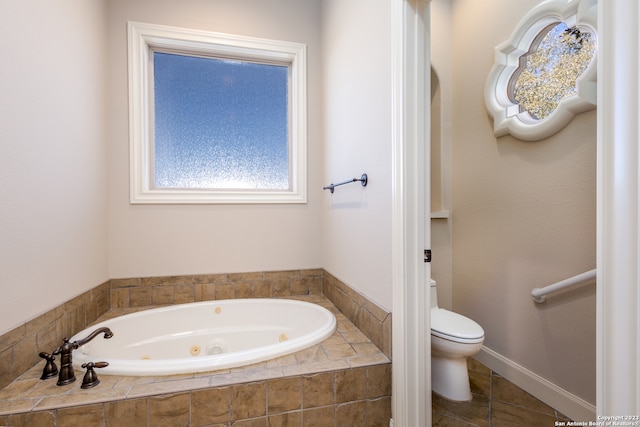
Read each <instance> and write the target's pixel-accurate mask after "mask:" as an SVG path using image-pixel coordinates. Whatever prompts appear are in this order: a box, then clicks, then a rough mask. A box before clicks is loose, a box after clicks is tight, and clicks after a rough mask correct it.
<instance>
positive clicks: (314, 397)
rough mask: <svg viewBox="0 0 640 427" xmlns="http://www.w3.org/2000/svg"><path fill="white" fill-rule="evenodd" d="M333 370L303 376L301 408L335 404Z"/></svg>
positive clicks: (334, 375) (334, 376)
mask: <svg viewBox="0 0 640 427" xmlns="http://www.w3.org/2000/svg"><path fill="white" fill-rule="evenodd" d="M335 378H336V374H335V373H334V372H326V373H322V374H316V375H308V376H305V377H303V379H302V386H303V403H302V405H303V408H305V409H307V408H316V407H320V406H327V405H333V404H335V401H336V399H335Z"/></svg>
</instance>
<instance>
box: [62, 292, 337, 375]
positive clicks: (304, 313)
mask: <svg viewBox="0 0 640 427" xmlns="http://www.w3.org/2000/svg"><path fill="white" fill-rule="evenodd" d="M100 327H107V328H109V329H111V331H112V332H113V337H112V338H110V339H104V336H103V335H102V334H100V335H98V336H96V337H95V338H94V339H93V340H92V341H90V342H88V343H87V344H85V345H84V346H82V347H80V348H78V349H76V350H74V351H73V365H74V367H75V368H76V369H79V370H80V369H82V368H81V365H82V364H83V363H87V362H103V361H104V362H108V363H109V366H107V367H105V368H101V369H100V370H99V371H98V373H99V374H110V375H133V376H145V375H171V374H184V373H194V372H205V371H213V370H217V369H227V368H233V367H238V366H244V365H249V364H252V363H257V362H262V361H265V360H268V359H273V358H275V357H279V356H283V355H286V354H290V353H293V352H296V351H299V350H302V349H304V348H307V347H311V346H313V345H315V344H318V343H320V342H321V341H323V340H325V339H327V338H328V337H330V336H331V335H332V334H333V333H334V331H335V330H336V318H335V316H334V315H333V313H331V312H330V311H329V310H327V309H326V308H324V307H321V306H319V305H317V304H312V303H308V302H304V301H296V300H287V299H234V300H220V301H206V302H197V303H191V304H180V305H173V306H168V307H162V308H155V309H150V310H145V311H140V312H137V313H132V314H127V315H123V316H120V317H116V318H114V319H110V320H106V321H104V322H101V323H99V324H97V325H94V326H91V327H89V328H87V329H85V330H83V331H82V332H79V333H78V334H76V335H74V336H73V337H72V338H71V339H70V341H71V342H74V341H77V340H80V339H83V338H85V337H87V336H88V335H89V334H90V333H91V332H93V331H95V330H96V329H98V328H100Z"/></svg>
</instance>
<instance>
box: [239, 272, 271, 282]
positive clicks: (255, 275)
mask: <svg viewBox="0 0 640 427" xmlns="http://www.w3.org/2000/svg"><path fill="white" fill-rule="evenodd" d="M266 274H269V273H263V272H261V271H255V272H250V273H230V274H227V278H228V280H230V281H232V282H246V281H261V280H263V279H264V276H265V275H266ZM275 274H277V273H275Z"/></svg>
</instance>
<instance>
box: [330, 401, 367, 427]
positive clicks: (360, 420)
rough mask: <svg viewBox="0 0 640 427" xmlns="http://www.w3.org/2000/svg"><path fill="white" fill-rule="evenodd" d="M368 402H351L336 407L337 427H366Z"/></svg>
mask: <svg viewBox="0 0 640 427" xmlns="http://www.w3.org/2000/svg"><path fill="white" fill-rule="evenodd" d="M366 425H367V402H365V401H359V402H349V403H344V404H342V405H338V406H337V407H336V426H340V427H347V426H366Z"/></svg>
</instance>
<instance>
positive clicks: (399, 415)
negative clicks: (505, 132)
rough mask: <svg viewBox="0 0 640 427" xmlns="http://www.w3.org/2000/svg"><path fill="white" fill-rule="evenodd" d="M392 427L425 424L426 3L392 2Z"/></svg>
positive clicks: (427, 231) (428, 378) (427, 349)
mask: <svg viewBox="0 0 640 427" xmlns="http://www.w3.org/2000/svg"><path fill="white" fill-rule="evenodd" d="M391 5H392V52H393V53H392V62H393V91H394V93H393V98H392V99H393V119H392V120H393V187H392V188H393V190H392V191H393V214H392V221H393V225H392V226H393V238H392V244H393V248H392V258H393V260H392V277H393V311H392V313H393V321H392V341H393V342H392V351H393V365H392V367H393V368H392V369H393V375H392V378H393V379H392V412H393V420H392V425H395V426H398V427H400V426H407V427H409V426H427V425H431V339H430V334H429V333H428V331H430V329H431V325H430V316H429V310H428V308H429V307H430V292H429V291H430V288H429V286H426V281H427V280H428V279H429V278H430V276H431V272H430V264H429V263H425V262H424V250H425V249H429V247H428V243H429V241H430V238H429V236H430V226H428V225H427V224H428V222H427V221H428V218H429V215H428V212H429V209H428V204H429V201H430V197H429V191H430V190H429V185H428V182H429V173H428V172H429V164H430V163H429V161H428V160H429V151H430V150H429V149H428V147H429V138H430V108H431V103H430V97H429V92H430V78H431V67H430V65H431V64H430V54H429V48H430V44H429V25H430V16H429V1H428V0H392V1H391Z"/></svg>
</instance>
